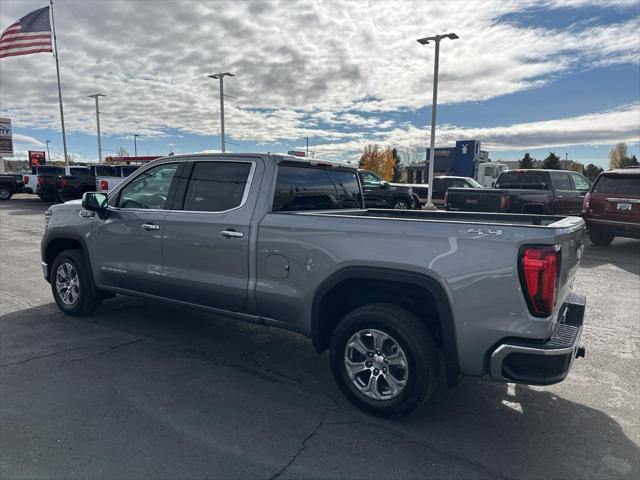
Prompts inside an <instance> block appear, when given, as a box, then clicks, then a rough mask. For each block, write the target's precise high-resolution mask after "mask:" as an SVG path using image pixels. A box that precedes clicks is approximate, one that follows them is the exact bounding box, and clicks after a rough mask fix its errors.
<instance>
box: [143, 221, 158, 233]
mask: <svg viewBox="0 0 640 480" xmlns="http://www.w3.org/2000/svg"><path fill="white" fill-rule="evenodd" d="M142 229H143V230H145V231H147V232H150V231H151V230H160V226H159V225H154V224H153V223H143V224H142Z"/></svg>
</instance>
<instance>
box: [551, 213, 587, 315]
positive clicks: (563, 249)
mask: <svg viewBox="0 0 640 480" xmlns="http://www.w3.org/2000/svg"><path fill="white" fill-rule="evenodd" d="M549 226H550V227H556V228H557V227H562V228H561V229H560V230H558V232H559V235H558V237H557V241H556V244H558V245H560V278H559V284H558V302H557V304H558V306H561V305H562V303H563V302H564V301H565V299H566V298H567V297H568V296H569V294H570V293H571V287H572V286H573V280H574V278H575V276H576V273H577V271H578V266H579V265H580V260H581V259H582V253H583V251H584V243H583V241H584V233H585V223H584V220H582V218H580V217H566V218H564V219H562V220H561V221H559V222H556V223H553V224H551V225H549Z"/></svg>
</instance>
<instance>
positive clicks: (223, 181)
mask: <svg viewBox="0 0 640 480" xmlns="http://www.w3.org/2000/svg"><path fill="white" fill-rule="evenodd" d="M251 165H252V164H251V163H249V162H198V163H196V164H195V165H194V167H193V172H192V173H191V179H190V180H189V186H188V187H187V194H186V196H185V199H184V207H183V210H188V211H194V212H224V211H226V210H231V209H233V208H236V207H239V206H240V205H241V204H242V200H243V198H244V192H245V188H246V186H247V181H248V179H249V172H250V171H251Z"/></svg>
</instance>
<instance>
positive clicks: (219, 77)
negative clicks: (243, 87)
mask: <svg viewBox="0 0 640 480" xmlns="http://www.w3.org/2000/svg"><path fill="white" fill-rule="evenodd" d="M208 77H209V78H213V79H215V80H220V147H221V150H222V153H224V152H225V145H224V77H235V75H234V74H233V73H230V72H222V73H215V74H213V75H208Z"/></svg>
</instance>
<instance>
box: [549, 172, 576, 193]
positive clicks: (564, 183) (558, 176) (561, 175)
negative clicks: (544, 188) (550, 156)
mask: <svg viewBox="0 0 640 480" xmlns="http://www.w3.org/2000/svg"><path fill="white" fill-rule="evenodd" d="M549 175H551V182H552V183H553V187H554V188H555V189H556V190H573V183H571V178H569V174H568V173H565V172H551V173H550V174H549Z"/></svg>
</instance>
